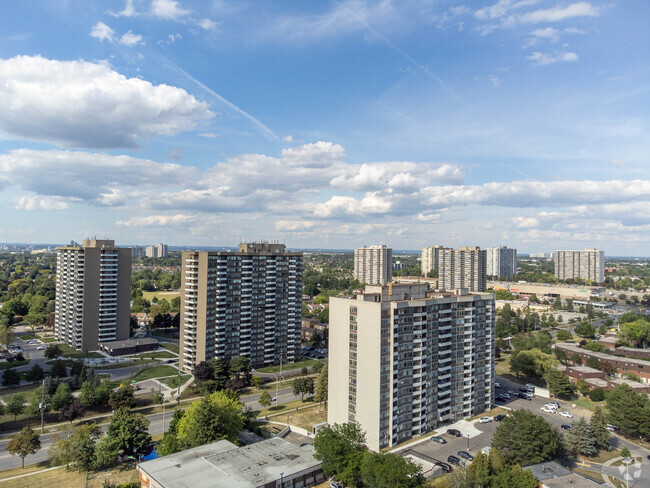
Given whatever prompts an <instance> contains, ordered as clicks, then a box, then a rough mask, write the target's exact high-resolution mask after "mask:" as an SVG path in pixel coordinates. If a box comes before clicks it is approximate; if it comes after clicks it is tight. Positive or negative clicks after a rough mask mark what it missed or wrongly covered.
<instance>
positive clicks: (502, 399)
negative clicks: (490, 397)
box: [494, 396, 506, 403]
mask: <svg viewBox="0 0 650 488" xmlns="http://www.w3.org/2000/svg"><path fill="white" fill-rule="evenodd" d="M494 401H495V402H499V403H504V402H505V401H506V400H505V398H503V397H501V396H498V397H495V398H494Z"/></svg>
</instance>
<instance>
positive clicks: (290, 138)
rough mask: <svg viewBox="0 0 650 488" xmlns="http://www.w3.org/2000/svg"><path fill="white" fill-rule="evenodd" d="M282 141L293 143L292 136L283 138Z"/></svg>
mask: <svg viewBox="0 0 650 488" xmlns="http://www.w3.org/2000/svg"><path fill="white" fill-rule="evenodd" d="M282 140H283V141H284V142H293V136H292V135H288V136H284V137H283V138H282Z"/></svg>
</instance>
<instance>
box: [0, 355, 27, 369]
mask: <svg viewBox="0 0 650 488" xmlns="http://www.w3.org/2000/svg"><path fill="white" fill-rule="evenodd" d="M30 361H31V359H30V358H27V359H25V360H24V361H12V362H10V363H9V362H7V361H3V362H1V363H0V371H4V370H5V369H10V368H17V367H19V366H26V365H28V364H29V362H30Z"/></svg>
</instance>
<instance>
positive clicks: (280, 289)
mask: <svg viewBox="0 0 650 488" xmlns="http://www.w3.org/2000/svg"><path fill="white" fill-rule="evenodd" d="M181 290H182V293H181V317H180V324H181V325H180V327H181V330H180V347H179V349H180V365H181V367H182V368H183V369H186V370H191V369H192V368H193V367H194V366H195V365H196V364H197V363H200V362H201V361H209V360H210V359H212V358H224V359H232V358H235V357H237V356H246V357H248V358H249V359H250V360H251V363H252V364H253V367H256V368H257V367H262V366H268V365H272V364H279V363H280V362H281V361H282V362H283V363H286V362H294V361H297V360H298V359H300V334H301V320H302V316H301V311H302V253H298V252H288V251H286V248H285V246H284V245H282V244H269V243H266V242H259V243H258V242H256V243H244V244H240V245H239V249H238V250H237V251H236V252H212V251H210V252H205V251H203V252H199V251H184V252H183V254H182V271H181Z"/></svg>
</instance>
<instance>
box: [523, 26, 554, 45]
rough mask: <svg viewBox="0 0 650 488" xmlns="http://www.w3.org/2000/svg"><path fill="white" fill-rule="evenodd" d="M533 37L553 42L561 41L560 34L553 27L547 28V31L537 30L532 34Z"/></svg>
mask: <svg viewBox="0 0 650 488" xmlns="http://www.w3.org/2000/svg"><path fill="white" fill-rule="evenodd" d="M530 34H531V35H532V36H535V37H541V38H543V39H548V40H549V41H551V42H557V41H559V40H560V32H559V31H558V30H557V29H554V28H553V27H546V28H545V29H537V30H534V31H533V32H531V33H530Z"/></svg>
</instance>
